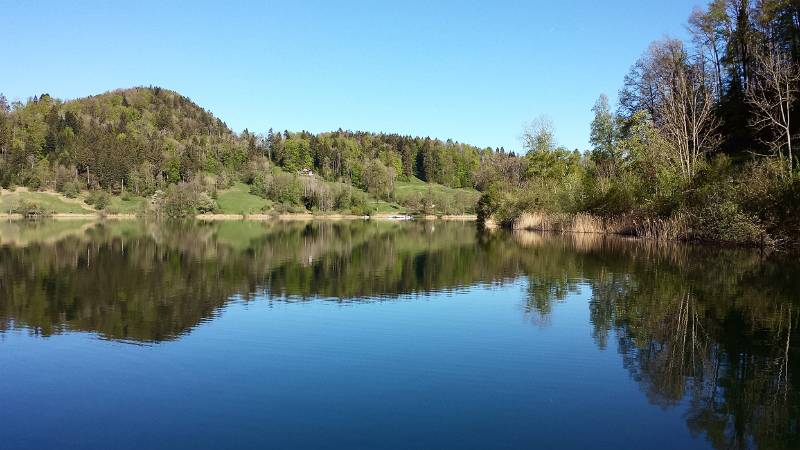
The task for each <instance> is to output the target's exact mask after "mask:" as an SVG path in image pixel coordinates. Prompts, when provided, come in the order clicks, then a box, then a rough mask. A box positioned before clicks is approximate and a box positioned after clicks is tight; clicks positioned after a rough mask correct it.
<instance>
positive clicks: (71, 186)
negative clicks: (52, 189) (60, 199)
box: [61, 181, 82, 198]
mask: <svg viewBox="0 0 800 450" xmlns="http://www.w3.org/2000/svg"><path fill="white" fill-rule="evenodd" d="M81 186H82V185H81V183H80V182H78V181H67V182H66V183H64V185H63V186H62V189H61V192H63V193H64V195H65V196H66V197H67V198H75V197H77V196H78V194H80V193H81Z"/></svg>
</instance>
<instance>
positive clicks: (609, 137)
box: [589, 94, 619, 175]
mask: <svg viewBox="0 0 800 450" xmlns="http://www.w3.org/2000/svg"><path fill="white" fill-rule="evenodd" d="M592 112H594V119H593V120H592V125H591V131H590V134H589V143H590V144H591V145H592V156H593V158H594V159H595V161H597V162H599V163H601V164H602V165H603V166H608V169H609V171H610V172H611V173H613V172H615V171H616V168H617V166H618V165H619V161H618V160H619V154H618V152H617V150H616V147H615V142H614V140H615V135H616V123H615V121H616V118H615V117H614V114H613V113H612V112H611V109H610V108H609V106H608V97H606V95H605V94H602V95H600V98H598V99H597V102H596V103H595V104H594V107H593V108H592ZM609 175H611V174H609Z"/></svg>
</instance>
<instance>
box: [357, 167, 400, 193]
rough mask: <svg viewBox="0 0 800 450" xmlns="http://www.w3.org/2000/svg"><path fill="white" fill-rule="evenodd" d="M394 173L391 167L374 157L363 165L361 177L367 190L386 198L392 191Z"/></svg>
mask: <svg viewBox="0 0 800 450" xmlns="http://www.w3.org/2000/svg"><path fill="white" fill-rule="evenodd" d="M396 175H397V174H396V173H395V170H394V168H393V167H386V166H385V165H384V164H383V163H382V162H381V161H380V160H379V159H377V158H375V159H373V160H371V161H368V162H367V163H366V164H365V165H364V171H363V173H362V175H361V177H362V180H363V183H364V188H365V190H366V191H367V192H369V193H370V194H373V195H375V196H376V197H379V198H384V199H386V200H388V199H390V198H391V195H392V192H394V180H395V177H396Z"/></svg>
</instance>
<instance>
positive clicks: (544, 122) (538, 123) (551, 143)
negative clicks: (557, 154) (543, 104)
mask: <svg viewBox="0 0 800 450" xmlns="http://www.w3.org/2000/svg"><path fill="white" fill-rule="evenodd" d="M522 146H523V147H524V148H525V150H527V151H528V152H549V151H552V150H555V148H556V140H555V131H554V128H553V122H552V121H551V120H550V119H549V118H547V117H545V116H539V117H537V118H536V119H534V120H532V121H531V123H529V124H528V125H526V126H525V129H524V130H523V132H522Z"/></svg>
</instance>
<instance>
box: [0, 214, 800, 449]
mask: <svg viewBox="0 0 800 450" xmlns="http://www.w3.org/2000/svg"><path fill="white" fill-rule="evenodd" d="M799 296H800V267H799V266H798V263H797V262H796V260H795V259H792V258H789V257H780V256H775V255H772V256H764V255H761V254H759V253H758V252H753V251H749V250H741V249H739V250H736V249H715V248H708V247H690V246H678V245H662V246H656V245H654V244H652V243H646V242H640V241H629V240H623V239H619V238H613V239H612V238H602V237H599V236H590V235H579V236H551V235H541V234H534V233H523V234H520V233H518V234H511V233H505V232H498V233H494V234H491V235H487V234H482V233H479V232H477V231H476V229H475V226H474V224H459V223H441V222H427V223H374V222H353V223H248V222H225V223H214V224H191V223H171V224H164V223H161V224H159V223H146V222H135V221H134V222H111V223H106V224H95V223H90V222H77V221H76V222H72V221H69V222H41V223H34V224H29V223H3V224H0V448H2V449H49V448H60V449H72V448H74V449H136V450H139V449H227V448H275V449H293V448H309V449H351V448H352V449H358V448H364V449H450V448H454V449H455V448H457V449H484V450H489V449H524V448H548V449H549V448H575V449H585V448H608V449H628V448H630V449H693V448H718V449H729V448H735V449H738V448H764V449H767V448H798V447H800V423H799V421H798V419H799V418H800V394H798V392H800V391H799V390H798V388H797V387H796V385H795V384H794V382H795V381H796V380H795V378H794V377H795V376H796V375H798V374H800V366H798V361H800V338H799V336H800V330H799V329H798V328H800V326H799V322H800V319H798V318H799V317H800V298H798V297H799Z"/></svg>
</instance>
